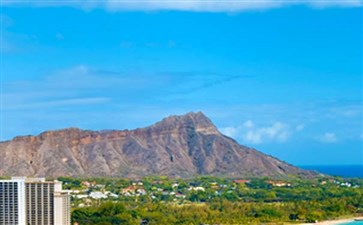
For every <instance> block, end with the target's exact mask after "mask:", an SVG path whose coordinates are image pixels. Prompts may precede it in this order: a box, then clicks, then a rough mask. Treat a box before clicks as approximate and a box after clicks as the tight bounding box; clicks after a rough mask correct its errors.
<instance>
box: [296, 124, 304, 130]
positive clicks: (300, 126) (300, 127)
mask: <svg viewBox="0 0 363 225" xmlns="http://www.w3.org/2000/svg"><path fill="white" fill-rule="evenodd" d="M304 128H305V124H299V125H297V126H296V127H295V130H296V131H302V130H304Z"/></svg>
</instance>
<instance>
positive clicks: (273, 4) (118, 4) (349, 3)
mask: <svg viewBox="0 0 363 225" xmlns="http://www.w3.org/2000/svg"><path fill="white" fill-rule="evenodd" d="M1 4H2V5H6V6H13V5H28V6H36V7H55V6H71V7H76V8H81V9H84V10H91V9H94V8H103V9H106V10H108V11H127V10H128V11H135V10H137V11H158V10H177V11H193V12H240V11H249V10H266V9H273V8H280V7H288V6H294V5H306V6H309V7H313V8H326V7H360V6H362V1H361V0H256V1H251V0H157V1H155V0H136V1H115V0H103V1H102V0H100V1H93V0H84V1H82V0H73V1H37V0H33V1H29V0H28V1H26V0H3V1H1Z"/></svg>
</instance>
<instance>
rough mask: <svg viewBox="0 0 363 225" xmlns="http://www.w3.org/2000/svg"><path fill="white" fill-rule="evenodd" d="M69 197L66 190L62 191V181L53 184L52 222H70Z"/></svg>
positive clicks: (60, 224) (63, 223)
mask: <svg viewBox="0 0 363 225" xmlns="http://www.w3.org/2000/svg"><path fill="white" fill-rule="evenodd" d="M70 207H71V197H70V194H69V193H68V192H64V191H62V183H60V182H57V183H55V186H54V224H55V225H69V224H71V214H70V211H71V208H70Z"/></svg>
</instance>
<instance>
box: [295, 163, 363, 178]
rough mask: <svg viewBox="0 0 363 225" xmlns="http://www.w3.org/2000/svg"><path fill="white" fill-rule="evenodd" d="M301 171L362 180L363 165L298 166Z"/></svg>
mask: <svg viewBox="0 0 363 225" xmlns="http://www.w3.org/2000/svg"><path fill="white" fill-rule="evenodd" d="M299 167H300V168H302V169H307V170H315V171H318V172H320V173H325V174H328V175H332V176H341V177H347V178H348V177H359V178H363V165H334V166H326V165H324V166H319V165H316V166H299Z"/></svg>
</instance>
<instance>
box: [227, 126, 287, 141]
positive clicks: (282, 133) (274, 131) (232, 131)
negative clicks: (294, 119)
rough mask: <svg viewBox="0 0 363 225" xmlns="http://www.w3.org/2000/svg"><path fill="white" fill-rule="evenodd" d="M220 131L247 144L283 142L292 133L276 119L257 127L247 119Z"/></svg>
mask: <svg viewBox="0 0 363 225" xmlns="http://www.w3.org/2000/svg"><path fill="white" fill-rule="evenodd" d="M221 132H222V133H224V134H226V135H227V136H230V137H233V138H237V139H242V141H244V142H245V143H249V144H261V143H263V142H285V141H287V140H288V139H289V137H290V136H291V134H292V131H290V128H289V126H288V125H286V124H284V123H281V122H278V121H277V122H275V123H273V124H272V125H270V126H265V127H257V126H255V124H254V123H253V122H252V121H251V120H247V121H246V122H244V123H243V125H242V126H238V127H226V128H222V129H221Z"/></svg>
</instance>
